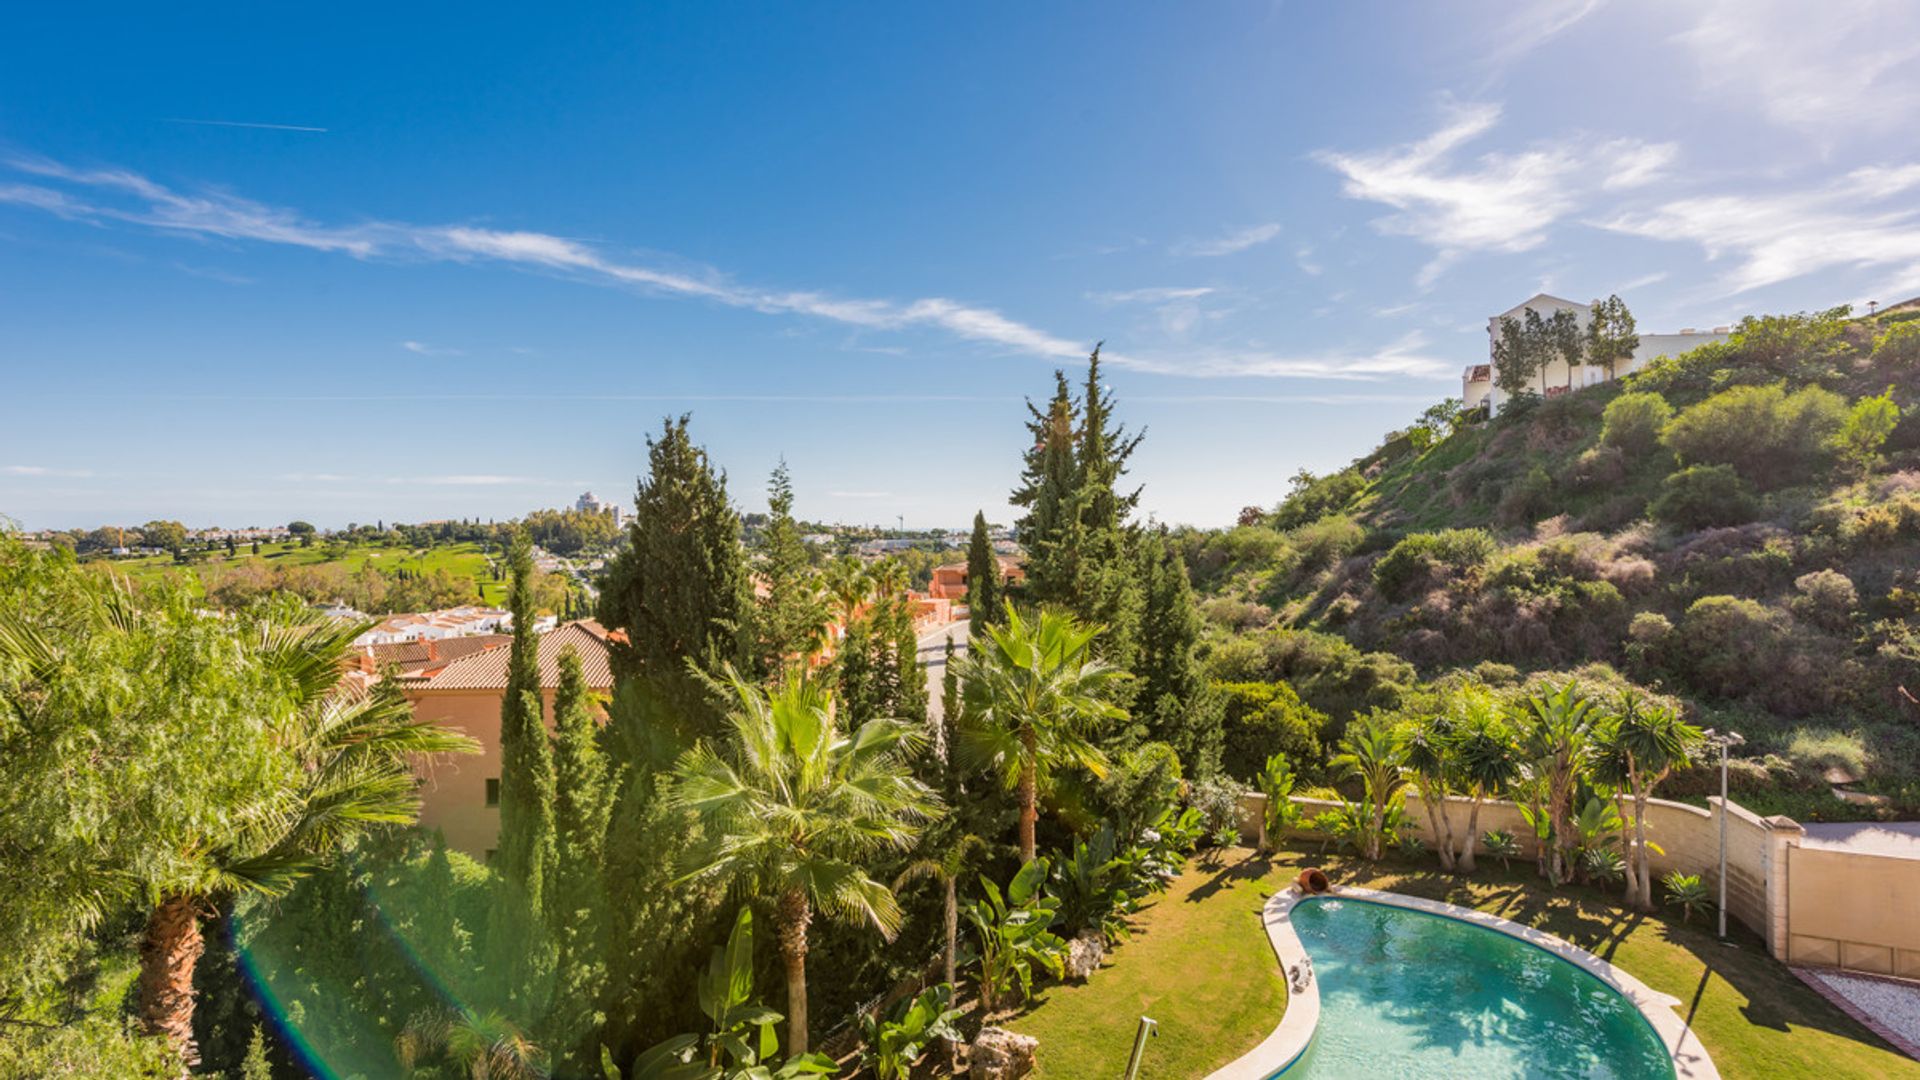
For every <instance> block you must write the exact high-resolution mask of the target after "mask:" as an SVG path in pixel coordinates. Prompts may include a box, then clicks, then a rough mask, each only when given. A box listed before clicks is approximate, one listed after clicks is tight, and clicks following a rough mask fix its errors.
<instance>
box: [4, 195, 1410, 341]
mask: <svg viewBox="0 0 1920 1080" xmlns="http://www.w3.org/2000/svg"><path fill="white" fill-rule="evenodd" d="M9 164H10V166H11V167H12V168H13V169H14V170H15V171H17V172H20V173H24V174H27V175H29V176H32V177H35V178H37V179H38V180H39V181H41V182H40V183H33V184H11V185H0V203H11V204H13V205H16V206H23V207H28V208H32V209H36V210H41V211H44V212H47V213H51V214H55V215H58V216H60V217H63V218H67V219H69V220H74V221H84V222H88V223H92V224H112V223H122V224H131V225H136V226H142V227H147V228H152V229H157V230H160V231H162V232H167V233H173V234H178V235H183V236H190V237H197V238H203V239H205V238H217V239H225V240H235V241H253V242H258V243H267V244H279V245H286V246H292V247H299V248H305V249H308V250H312V251H318V252H326V253H332V254H345V255H350V256H353V257H354V258H359V259H375V258H379V259H392V260H408V259H413V260H425V261H435V262H452V263H464V264H479V263H494V264H499V265H504V266H510V267H513V268H515V269H520V270H527V271H535V272H541V273H548V274H555V275H559V276H563V277H568V278H572V279H575V280H579V281H583V282H587V283H591V284H596V285H603V286H612V287H617V288H624V289H630V290H633V291H635V292H638V293H642V294H646V295H656V296H676V297H683V298H688V299H698V300H704V301H707V302H710V303H715V304H720V305H724V306H727V307H733V308H740V309H745V310H750V311H756V312H761V313H763V314H768V315H794V316H803V317H808V318H815V319H822V320H826V321H830V322H835V323H839V324H842V325H845V326H851V327H855V328H857V329H862V330H875V331H906V330H933V331H938V332H942V333H945V334H948V335H950V336H952V337H954V338H958V339H959V340H962V341H966V342H972V343H977V344H981V345H987V346H991V347H994V348H998V349H1001V350H1003V351H1006V352H1009V353H1014V354H1023V355H1027V356H1034V357H1040V358H1043V359H1046V360H1049V361H1054V362H1066V363H1071V362H1075V361H1079V360H1082V359H1084V358H1085V357H1086V355H1087V353H1088V351H1089V347H1090V345H1091V339H1092V335H1091V334H1089V335H1088V338H1087V340H1086V341H1081V340H1075V339H1072V338H1067V337H1062V336H1060V335H1057V334H1054V333H1052V332H1050V331H1047V330H1044V329H1041V328H1039V327H1036V326H1033V325H1031V324H1028V323H1025V322H1021V321H1019V320H1017V319H1014V318H1011V317H1009V316H1007V315H1005V314H1003V313H1001V312H999V311H996V310H994V309H992V308H987V307H981V306H977V305H973V304H968V303H965V302H962V301H959V300H954V299H950V298H947V297H939V296H933V297H923V298H919V299H912V300H885V299H863V298H854V297H838V296H833V295H829V294H826V293H821V292H814V291H809V290H783V289H772V288H764V287H758V286H751V285H744V284H740V283H737V282H735V281H733V280H731V279H729V278H727V277H725V276H724V275H721V274H720V273H718V272H714V271H699V270H680V269H669V268H665V267H661V266H654V265H647V264H643V263H639V262H634V261H630V260H626V259H622V258H619V257H616V256H614V255H611V254H608V253H607V252H606V251H604V250H602V249H601V248H598V247H595V246H593V245H589V244H587V243H585V242H583V241H580V240H576V239H572V238H569V237H563V236H555V235H552V234H549V233H542V232H534V231H530V230H514V229H493V228H482V227H478V226H471V225H413V224H407V223H402V222H391V221H368V222H361V223H358V224H353V225H331V224H327V223H323V222H318V221H314V220H312V219H310V218H308V217H306V216H304V215H302V214H299V213H298V212H296V211H293V210H289V209H285V208H281V207H274V206H268V205H265V204H262V203H258V202H255V201H253V200H250V199H246V198H242V197H239V196H236V195H231V194H227V193H224V192H198V193H192V194H187V193H182V192H179V191H175V190H174V189H172V188H169V187H167V186H166V185H164V184H161V183H159V182H157V181H154V180H152V179H150V178H148V177H145V176H142V175H140V174H138V173H134V172H131V171H128V170H125V169H110V168H103V169H78V168H72V167H69V166H66V165H63V164H61V163H58V162H53V161H49V160H46V159H44V158H35V159H28V160H21V159H15V160H13V161H12V162H10V163H9ZM1278 231H1279V226H1277V225H1272V226H1257V227H1255V228H1253V229H1249V230H1243V231H1242V232H1241V233H1239V234H1236V235H1235V236H1234V237H1228V238H1226V240H1224V241H1219V242H1215V243H1214V244H1213V245H1211V248H1210V249H1214V250H1218V251H1224V250H1227V249H1229V248H1234V249H1238V248H1244V247H1247V246H1251V245H1252V244H1256V243H1260V242H1263V240H1264V239H1270V238H1271V237H1272V236H1273V235H1276V234H1277V233H1278ZM1102 355H1103V357H1104V358H1106V359H1107V360H1109V361H1110V362H1111V363H1112V364H1114V365H1115V366H1116V367H1124V368H1132V369H1135V370H1138V371H1145V372H1154V373H1159V374H1175V375H1200V376H1227V375H1276V376H1277V375H1283V374H1285V373H1286V372H1288V371H1290V370H1292V369H1293V368H1294V366H1295V364H1294V362H1293V361H1291V360H1287V359H1285V358H1271V357H1266V358H1263V357H1261V356H1259V355H1258V354H1245V353H1239V352H1235V351H1232V350H1227V349H1217V350H1213V351H1211V352H1207V351H1200V352H1195V351H1193V350H1187V349H1182V350H1179V351H1177V352H1163V353H1161V354H1157V355H1156V354H1140V353H1134V352H1127V351H1122V350H1119V349H1114V350H1111V351H1108V352H1105V353H1103V354H1102ZM1243 355H1246V356H1251V359H1250V360H1249V361H1248V364H1247V366H1246V367H1244V368H1236V367H1235V366H1234V365H1235V362H1234V358H1235V357H1238V356H1243ZM1322 377H1347V378H1378V377H1382V376H1381V374H1380V372H1378V371H1377V370H1375V369H1373V368H1371V367H1368V366H1366V365H1364V364H1363V365H1360V366H1359V367H1356V369H1355V370H1354V371H1352V372H1347V373H1342V374H1332V375H1326V376H1322Z"/></svg>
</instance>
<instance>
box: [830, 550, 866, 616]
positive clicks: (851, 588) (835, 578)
mask: <svg viewBox="0 0 1920 1080" xmlns="http://www.w3.org/2000/svg"><path fill="white" fill-rule="evenodd" d="M820 577H821V584H822V585H823V586H824V587H825V588H826V592H827V599H828V600H829V601H831V602H832V604H833V606H834V608H835V609H836V611H837V613H838V614H839V616H840V625H841V626H842V627H846V626H852V625H853V617H854V616H855V615H858V614H859V613H860V607H861V605H863V604H865V603H866V602H867V599H868V598H869V597H871V596H872V595H873V575H871V574H869V573H867V567H866V564H865V563H862V562H861V561H860V558H859V556H857V555H842V556H841V557H840V558H839V559H838V560H837V561H834V562H831V563H828V564H827V568H826V570H824V571H822V572H821V575H820Z"/></svg>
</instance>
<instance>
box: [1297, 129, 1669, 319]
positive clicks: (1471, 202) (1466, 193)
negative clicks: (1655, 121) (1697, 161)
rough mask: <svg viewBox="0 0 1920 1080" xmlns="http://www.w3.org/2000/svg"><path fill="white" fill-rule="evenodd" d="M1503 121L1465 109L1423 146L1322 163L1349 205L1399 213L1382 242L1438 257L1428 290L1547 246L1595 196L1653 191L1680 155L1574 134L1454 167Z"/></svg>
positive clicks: (1333, 154) (1384, 224)
mask: <svg viewBox="0 0 1920 1080" xmlns="http://www.w3.org/2000/svg"><path fill="white" fill-rule="evenodd" d="M1499 121H1500V107H1499V106H1498V105H1491V104H1473V105H1458V106H1453V107H1451V108H1449V110H1448V116H1447V120H1446V123H1445V124H1443V125H1442V126H1441V127H1440V129H1439V130H1438V131H1435V132H1434V133H1433V134H1431V135H1429V136H1427V137H1426V138H1424V139H1420V140H1417V141H1415V142H1411V143H1405V144H1402V145H1400V146H1394V147H1388V148H1386V149H1384V150H1376V151H1371V152H1366V153H1341V152H1337V151H1332V150H1322V151H1319V152H1317V153H1316V154H1315V155H1314V157H1315V159H1316V160H1318V161H1319V162H1320V163H1321V164H1323V165H1326V166H1327V167H1328V168H1331V169H1333V170H1334V171H1336V172H1338V173H1340V174H1341V176H1343V177H1344V178H1345V182H1344V183H1343V184H1342V185H1341V192H1342V194H1344V195H1346V196H1347V197H1348V198H1352V199H1364V200H1367V201H1369V202H1377V203H1382V204H1384V205H1386V206H1390V207H1392V208H1393V209H1394V210H1395V211H1397V212H1396V213H1393V214H1389V215H1388V216H1386V217H1383V218H1380V219H1378V220H1377V221H1375V222H1374V227H1375V228H1376V229H1378V230H1379V231H1380V232H1382V233H1386V234H1389V235H1395V236H1409V237H1412V238H1414V239H1416V240H1419V241H1420V242H1422V243H1424V244H1427V245H1429V246H1431V247H1433V248H1435V249H1437V250H1436V254H1435V257H1434V259H1433V260H1432V261H1430V262H1429V263H1428V264H1427V266H1426V267H1425V268H1424V269H1423V270H1422V271H1421V272H1420V276H1419V279H1418V281H1419V284H1420V285H1421V287H1423V288H1425V287H1428V286H1431V285H1432V284H1433V282H1434V281H1435V280H1437V279H1438V278H1439V276H1440V275H1441V274H1442V273H1444V272H1445V271H1446V269H1447V268H1448V267H1449V266H1451V265H1452V264H1453V263H1454V262H1455V261H1457V260H1458V259H1459V258H1460V257H1461V256H1462V255H1464V254H1467V253H1470V252H1483V251H1490V252H1500V253H1513V252H1520V251H1529V250H1531V249H1533V248H1536V247H1538V246H1540V244H1541V243H1543V242H1544V241H1545V240H1546V238H1547V233H1548V230H1549V229H1551V228H1552V226H1553V225H1554V224H1555V223H1557V222H1559V221H1560V220H1562V219H1563V218H1566V217H1567V216H1568V215H1570V214H1573V213H1574V212H1576V211H1578V210H1579V209H1580V208H1581V207H1582V206H1583V205H1584V204H1585V203H1586V202H1588V201H1589V200H1590V199H1591V197H1592V196H1593V195H1594V194H1595V193H1596V192H1598V191H1611V190H1619V189H1625V188H1632V187H1638V186H1641V185H1644V184H1646V183H1648V182H1650V181H1651V180H1653V179H1654V178H1655V177H1657V176H1658V175H1659V174H1660V172H1661V170H1662V169H1663V168H1665V166H1666V165H1667V164H1668V163H1670V162H1671V161H1672V160H1673V157H1674V155H1675V148H1674V147H1673V145H1672V144H1670V143H1647V142H1642V141H1640V140H1638V139H1610V140H1601V141H1596V140H1594V139H1592V138H1590V137H1587V136H1584V135H1579V134H1573V135H1568V136H1565V137H1563V138H1560V139H1556V140H1551V141H1545V142H1538V143H1534V144H1532V145H1531V146H1529V147H1527V148H1525V149H1523V150H1519V151H1514V152H1507V151H1489V152H1487V153H1485V154H1482V155H1480V156H1479V157H1478V158H1475V159H1473V160H1472V161H1470V162H1465V163H1461V162H1457V161H1456V160H1455V157H1456V154H1455V152H1456V151H1457V150H1459V149H1460V148H1461V147H1463V146H1465V145H1466V144H1467V143H1470V142H1472V141H1474V140H1476V139H1478V138H1480V137H1481V136H1483V135H1485V134H1486V133H1487V132H1489V131H1491V130H1493V128H1494V126H1495V125H1496V124H1498V123H1499Z"/></svg>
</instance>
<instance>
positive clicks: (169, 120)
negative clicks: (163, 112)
mask: <svg viewBox="0 0 1920 1080" xmlns="http://www.w3.org/2000/svg"><path fill="white" fill-rule="evenodd" d="M160 122H161V123H163V124H192V125H193V126H195V127H229V128H255V129H257V130H260V131H297V132H304V133H307V134H312V135H325V134H326V133H327V129H326V128H323V127H307V126H306V125H304V124H263V123H258V122H256V121H252V120H189V119H187V118H186V117H183V116H167V117H162V118H161V120H160Z"/></svg>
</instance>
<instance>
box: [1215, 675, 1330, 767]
mask: <svg viewBox="0 0 1920 1080" xmlns="http://www.w3.org/2000/svg"><path fill="white" fill-rule="evenodd" d="M1214 689H1215V691H1216V692H1218V693H1219V694H1220V695H1221V696H1222V697H1223V698H1224V699H1225V700H1226V712H1225V718H1224V723H1223V728H1224V731H1225V736H1226V739H1225V748H1224V749H1223V750H1222V752H1221V755H1220V767H1221V770H1222V771H1224V772H1225V773H1226V774H1227V775H1228V776H1231V777H1233V778H1234V779H1236V780H1242V781H1246V782H1248V783H1251V782H1253V781H1254V780H1256V779H1258V778H1259V776H1260V772H1261V770H1262V769H1263V768H1264V767H1265V765H1266V761H1267V759H1268V758H1269V757H1272V756H1273V755H1274V754H1285V755H1287V759H1288V760H1289V761H1296V762H1302V763H1306V764H1308V765H1311V764H1312V763H1314V762H1318V761H1319V760H1320V732H1321V731H1322V730H1323V729H1324V728H1325V727H1326V725H1327V716H1326V714H1325V713H1323V712H1321V711H1319V710H1318V709H1315V708H1313V707H1312V706H1310V705H1308V704H1306V703H1305V702H1303V701H1301V700H1300V695H1299V694H1298V693H1297V692H1296V691H1295V690H1294V689H1293V687H1291V686H1289V685H1287V684H1286V683H1283V682H1279V683H1269V682H1244V683H1216V684H1215V685H1214Z"/></svg>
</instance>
